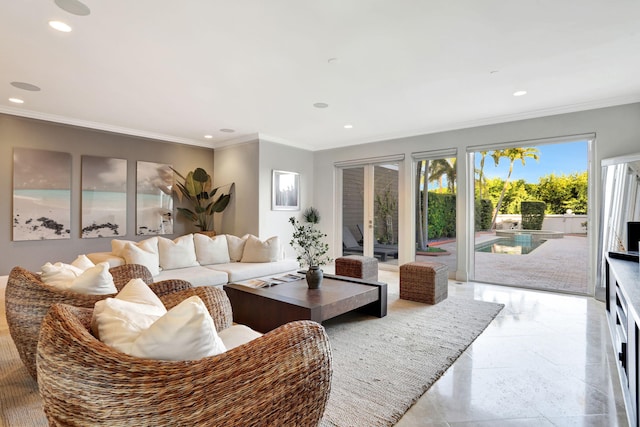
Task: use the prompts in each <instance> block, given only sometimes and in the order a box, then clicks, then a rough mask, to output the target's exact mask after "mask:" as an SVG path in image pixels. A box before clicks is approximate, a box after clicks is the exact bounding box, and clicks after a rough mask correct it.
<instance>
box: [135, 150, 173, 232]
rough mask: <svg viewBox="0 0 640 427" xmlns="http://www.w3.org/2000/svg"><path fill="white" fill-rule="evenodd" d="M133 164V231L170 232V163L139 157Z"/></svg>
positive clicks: (171, 195) (171, 222)
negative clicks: (134, 182)
mask: <svg viewBox="0 0 640 427" xmlns="http://www.w3.org/2000/svg"><path fill="white" fill-rule="evenodd" d="M136 166H137V168H136V234H138V235H153V234H172V233H173V194H172V192H171V187H172V185H173V170H172V169H171V165H166V164H162V163H153V162H140V161H139V162H138V163H137V165H136Z"/></svg>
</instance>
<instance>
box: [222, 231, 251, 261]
mask: <svg viewBox="0 0 640 427" xmlns="http://www.w3.org/2000/svg"><path fill="white" fill-rule="evenodd" d="M226 236H227V247H228V248H229V259H230V260H231V262H238V261H240V260H241V259H242V253H243V252H244V244H245V243H246V242H247V238H248V237H249V235H248V234H246V235H244V236H243V237H237V236H234V235H232V234H227V235H226Z"/></svg>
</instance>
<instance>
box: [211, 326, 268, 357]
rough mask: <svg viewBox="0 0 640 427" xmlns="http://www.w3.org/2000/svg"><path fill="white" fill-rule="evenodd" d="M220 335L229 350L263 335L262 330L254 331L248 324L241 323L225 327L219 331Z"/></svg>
mask: <svg viewBox="0 0 640 427" xmlns="http://www.w3.org/2000/svg"><path fill="white" fill-rule="evenodd" d="M218 335H219V336H220V339H221V340H222V343H223V344H224V346H225V347H226V349H227V351H229V350H231V349H232V348H236V347H240V346H241V345H244V344H246V343H248V342H249V341H253V340H254V339H256V338H259V337H261V336H262V334H261V333H260V332H258V331H254V330H253V329H251V328H250V327H248V326H245V325H239V324H234V325H231V326H230V327H228V328H227V329H223V330H222V331H220V332H219V333H218Z"/></svg>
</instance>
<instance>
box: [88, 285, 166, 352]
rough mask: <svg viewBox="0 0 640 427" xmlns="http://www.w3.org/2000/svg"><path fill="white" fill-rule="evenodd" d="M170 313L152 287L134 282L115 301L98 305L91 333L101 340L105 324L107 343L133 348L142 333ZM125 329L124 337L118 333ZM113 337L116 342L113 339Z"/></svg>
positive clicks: (109, 299)
mask: <svg viewBox="0 0 640 427" xmlns="http://www.w3.org/2000/svg"><path fill="white" fill-rule="evenodd" d="M111 300H117V301H111ZM166 312H167V309H166V308H165V307H164V304H163V303H162V301H161V300H160V298H158V296H157V295H156V294H155V293H154V292H153V291H152V290H151V288H150V287H149V285H147V284H146V283H145V282H144V281H143V280H142V279H131V280H129V282H127V284H126V285H124V287H123V288H122V289H121V290H120V292H119V293H118V295H116V296H115V297H114V298H107V299H106V300H102V301H98V302H96V303H95V305H94V309H93V317H92V319H91V331H92V332H93V334H94V335H95V336H96V337H98V338H100V337H101V335H100V324H101V325H102V329H103V330H105V331H106V334H107V335H106V337H107V341H117V342H121V343H122V342H128V345H129V346H130V345H131V344H132V343H133V341H134V340H135V338H136V337H137V334H138V333H139V332H140V331H141V330H142V329H144V328H148V327H149V325H151V323H153V322H154V321H155V320H157V319H158V318H159V317H160V316H162V315H164V314H165V313H166ZM140 316H141V317H140ZM149 316H150V317H149ZM114 322H115V323H114ZM119 322H122V324H121V325H120V324H119ZM114 325H119V326H118V327H115V326H114ZM121 328H124V329H125V332H124V333H123V332H120V331H117V330H116V329H121ZM127 330H128V331H129V332H130V334H129V335H128V337H129V338H126V332H127ZM135 331H137V332H135ZM134 332H135V334H134ZM113 334H115V336H116V338H109V337H110V336H111V335H113Z"/></svg>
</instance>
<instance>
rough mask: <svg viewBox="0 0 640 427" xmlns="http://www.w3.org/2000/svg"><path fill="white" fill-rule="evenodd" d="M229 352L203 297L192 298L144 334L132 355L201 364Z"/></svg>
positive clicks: (159, 320)
mask: <svg viewBox="0 0 640 427" xmlns="http://www.w3.org/2000/svg"><path fill="white" fill-rule="evenodd" d="M226 350H227V349H226V348H225V347H224V344H223V343H222V340H221V339H220V337H219V336H218V333H217V332H216V327H215V325H214V323H213V319H212V318H211V315H210V314H209V311H208V310H207V307H206V306H205V305H204V302H202V300H201V299H200V297H198V296H192V297H190V298H187V299H186V300H184V301H182V302H181V303H180V304H178V305H176V306H175V307H173V308H172V309H171V310H169V311H168V312H167V314H165V315H164V316H162V317H161V318H159V319H158V320H156V321H155V322H154V323H153V324H152V325H151V326H150V327H149V328H148V329H146V330H144V331H142V332H141V333H140V335H139V336H138V338H137V339H136V340H135V342H134V343H133V346H132V347H131V355H132V356H137V357H142V358H147V359H162V360H197V359H201V358H203V357H208V356H215V355H216V354H220V353H224V352H225V351H226Z"/></svg>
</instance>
